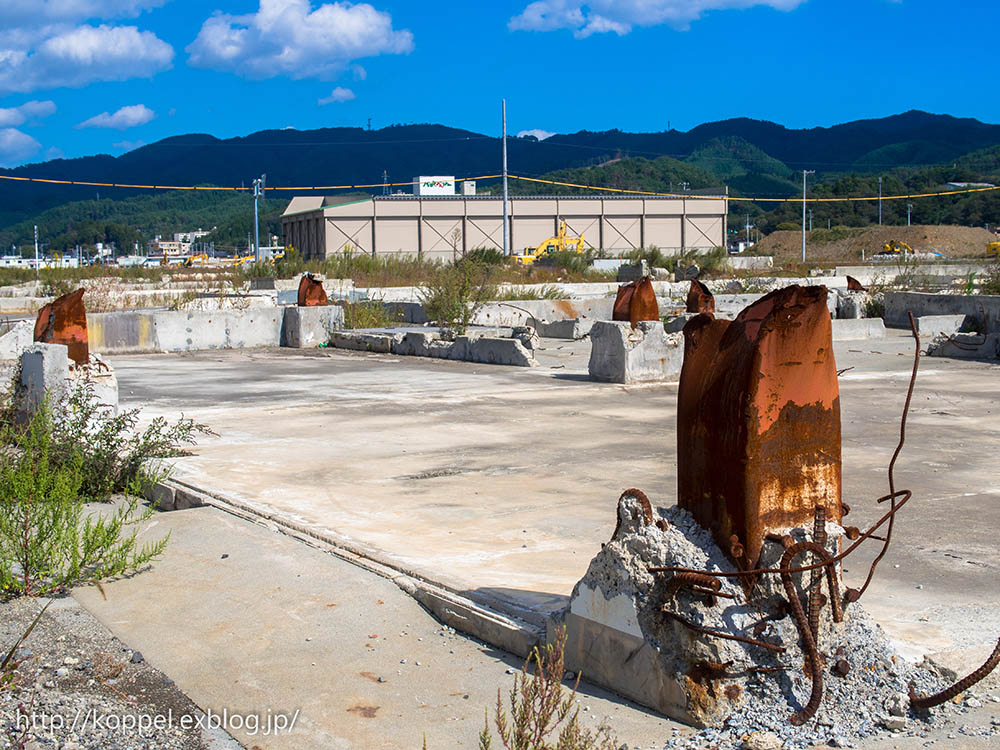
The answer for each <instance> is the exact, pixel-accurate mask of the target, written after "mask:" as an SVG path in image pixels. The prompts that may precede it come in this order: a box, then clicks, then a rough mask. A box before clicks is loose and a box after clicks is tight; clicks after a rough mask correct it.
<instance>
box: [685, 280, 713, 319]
mask: <svg viewBox="0 0 1000 750" xmlns="http://www.w3.org/2000/svg"><path fill="white" fill-rule="evenodd" d="M687 312H689V313H714V312H715V296H714V295H713V294H712V293H711V292H710V291H708V287H707V286H705V285H704V284H702V283H701V282H700V281H698V279H691V288H690V289H689V290H688V296H687Z"/></svg>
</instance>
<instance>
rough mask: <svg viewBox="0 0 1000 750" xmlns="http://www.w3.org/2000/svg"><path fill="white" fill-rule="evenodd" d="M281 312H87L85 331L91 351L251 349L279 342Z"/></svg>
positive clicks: (257, 309)
mask: <svg viewBox="0 0 1000 750" xmlns="http://www.w3.org/2000/svg"><path fill="white" fill-rule="evenodd" d="M341 314H342V311H341ZM334 315H335V313H334ZM284 317H285V310H284V309H283V308H280V307H269V308H253V309H250V310H226V311H213V312H173V311H165V312H115V313H90V314H88V315H87V333H88V338H89V342H90V349H91V351H93V352H97V353H99V354H130V353H138V354H141V353H152V352H187V351H198V350H203V349H251V348H255V347H264V346H280V345H281V341H282V331H283V328H284Z"/></svg>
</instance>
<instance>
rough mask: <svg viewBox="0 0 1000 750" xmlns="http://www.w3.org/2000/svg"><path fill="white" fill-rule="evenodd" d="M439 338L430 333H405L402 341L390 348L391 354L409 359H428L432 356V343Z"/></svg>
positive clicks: (444, 342)
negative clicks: (405, 356) (408, 357)
mask: <svg viewBox="0 0 1000 750" xmlns="http://www.w3.org/2000/svg"><path fill="white" fill-rule="evenodd" d="M440 338H441V336H440V334H437V333H432V332H430V331H407V332H406V334H405V335H404V336H403V339H402V340H401V341H400V342H399V343H397V344H396V345H395V346H393V347H392V353H393V354H402V355H407V356H411V357H430V356H433V355H432V353H431V349H432V345H433V343H434V342H437V341H439V340H440ZM440 343H442V344H445V345H446V346H447V345H448V344H449V342H446V341H441V342H440ZM448 348H450V347H448Z"/></svg>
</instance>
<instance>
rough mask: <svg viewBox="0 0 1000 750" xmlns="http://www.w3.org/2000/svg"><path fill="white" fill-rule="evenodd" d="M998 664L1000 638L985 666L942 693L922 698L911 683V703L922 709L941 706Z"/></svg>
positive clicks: (983, 676)
mask: <svg viewBox="0 0 1000 750" xmlns="http://www.w3.org/2000/svg"><path fill="white" fill-rule="evenodd" d="M998 664H1000V639H997V645H996V648H994V649H993V653H992V654H990V658H989V659H987V660H986V661H985V662H983V666H981V667H980V668H979V669H977V670H976V671H975V672H973V673H972V674H970V675H968V676H967V677H963V678H962V679H961V680H959V681H958V682H956V683H955V684H954V685H952V686H951V687H949V688H945V689H944V690H942V691H941V692H940V693H934V695H928V696H927V697H925V698H921V697H920V696H918V695H917V692H916V691H915V690H914V689H913V685H910V705H911V706H913V707H914V708H922V709H927V708H933V707H934V706H940V705H941V704H942V703H946V702H948V701H950V700H951V699H952V698H954V697H955V696H956V695H958V694H959V693H964V692H965V691H966V690H968V689H969V688H970V687H972V686H973V685H975V684H976V683H977V682H979V681H980V680H982V679H983V678H985V677H986V676H987V675H988V674H989V673H990V672H992V671H993V670H994V669H996V668H997V665H998Z"/></svg>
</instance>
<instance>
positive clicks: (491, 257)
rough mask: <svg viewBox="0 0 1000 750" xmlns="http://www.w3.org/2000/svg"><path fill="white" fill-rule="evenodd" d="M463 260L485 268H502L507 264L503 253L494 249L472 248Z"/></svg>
mask: <svg viewBox="0 0 1000 750" xmlns="http://www.w3.org/2000/svg"><path fill="white" fill-rule="evenodd" d="M463 259H464V260H471V261H472V262H474V263H482V264H484V265H487V266H502V265H503V264H504V263H506V262H507V259H506V258H504V255H503V251H502V250H497V249H496V248H495V247H474V248H472V249H471V250H470V251H469V252H467V253H466V254H465V255H464V256H463Z"/></svg>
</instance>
